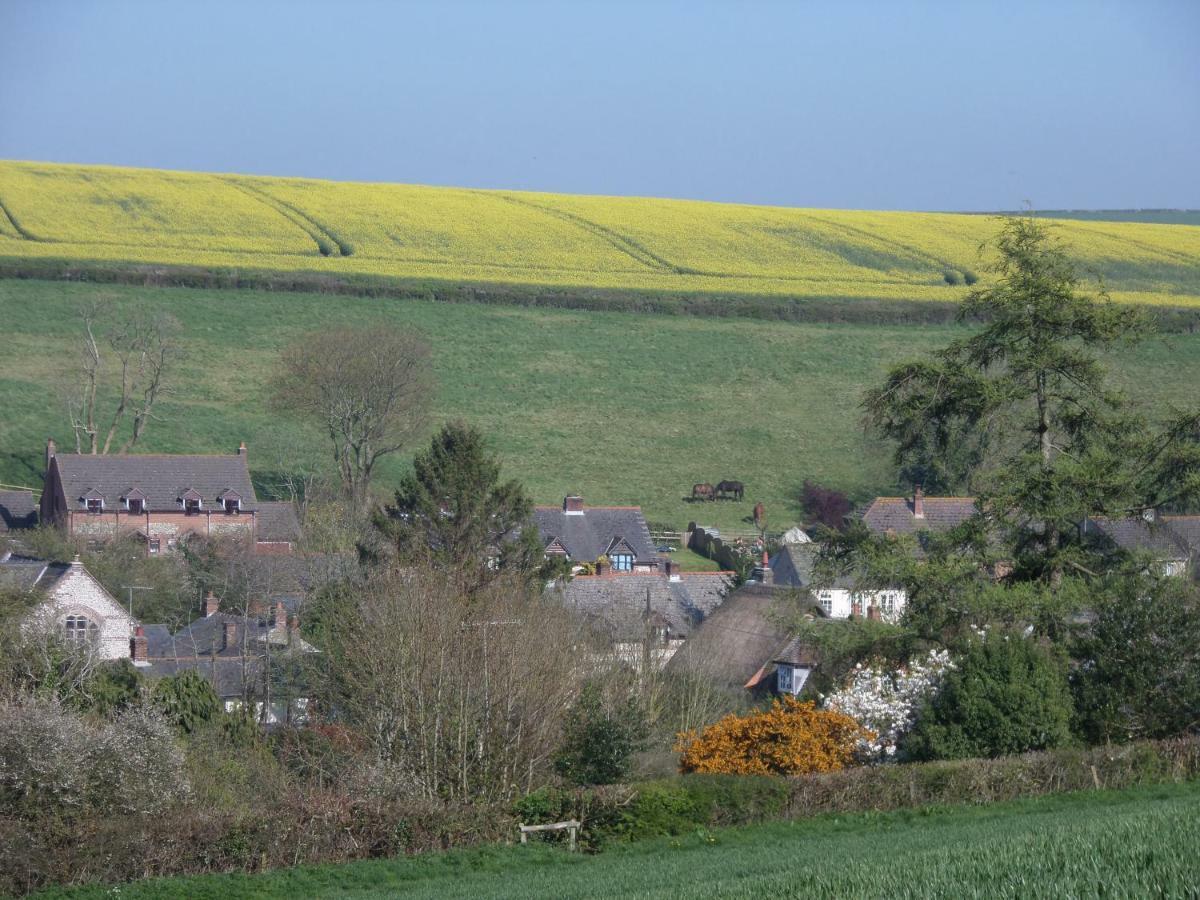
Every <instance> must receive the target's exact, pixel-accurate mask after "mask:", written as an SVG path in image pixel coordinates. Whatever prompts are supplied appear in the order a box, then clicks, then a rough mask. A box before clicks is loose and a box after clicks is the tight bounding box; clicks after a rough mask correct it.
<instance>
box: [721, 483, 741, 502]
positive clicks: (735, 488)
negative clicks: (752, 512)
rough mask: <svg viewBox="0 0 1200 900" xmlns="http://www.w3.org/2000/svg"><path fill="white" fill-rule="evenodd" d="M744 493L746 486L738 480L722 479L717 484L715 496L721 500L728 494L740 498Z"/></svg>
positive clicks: (736, 498)
mask: <svg viewBox="0 0 1200 900" xmlns="http://www.w3.org/2000/svg"><path fill="white" fill-rule="evenodd" d="M745 493H746V486H745V485H744V484H742V483H741V482H740V481H722V482H721V483H720V484H718V485H717V496H718V497H720V498H721V499H723V500H724V499H727V498H728V497H729V495H730V494H732V495H733V498H734V499H735V500H741V499H742V495H743V494H745Z"/></svg>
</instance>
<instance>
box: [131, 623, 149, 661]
mask: <svg viewBox="0 0 1200 900" xmlns="http://www.w3.org/2000/svg"><path fill="white" fill-rule="evenodd" d="M129 655H130V657H132V659H133V664H134V665H135V666H138V665H142V666H148V665H150V661H149V657H150V642H149V641H148V640H146V629H145V627H144V626H142V625H139V626H137V627H136V628H135V629H133V638H132V639H131V640H130V641H129Z"/></svg>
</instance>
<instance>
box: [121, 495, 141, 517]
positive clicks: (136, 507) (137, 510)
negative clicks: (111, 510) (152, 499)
mask: <svg viewBox="0 0 1200 900" xmlns="http://www.w3.org/2000/svg"><path fill="white" fill-rule="evenodd" d="M125 508H126V509H128V510H129V511H130V512H131V513H133V514H134V515H135V516H140V515H141V514H142V513H144V512H145V511H146V501H145V500H143V499H142V498H141V497H127V498H126V500H125Z"/></svg>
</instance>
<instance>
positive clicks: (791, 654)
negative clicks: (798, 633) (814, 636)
mask: <svg viewBox="0 0 1200 900" xmlns="http://www.w3.org/2000/svg"><path fill="white" fill-rule="evenodd" d="M771 662H773V663H787V664H788V665H791V666H815V665H816V664H817V657H816V654H815V653H814V652H813V648H812V645H811V642H809V641H806V640H805V639H803V638H799V637H794V638H792V639H791V640H790V641H788V642H787V643H786V644H784V645H783V647H781V648H780V649H779V650H778V651H777V652H776V653H775V655H774V658H773V659H772V660H771Z"/></svg>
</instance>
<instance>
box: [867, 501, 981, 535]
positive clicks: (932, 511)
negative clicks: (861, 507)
mask: <svg viewBox="0 0 1200 900" xmlns="http://www.w3.org/2000/svg"><path fill="white" fill-rule="evenodd" d="M923 505H924V512H925V515H924V516H923V517H921V518H918V517H917V516H916V515H915V514H914V512H913V499H912V498H911V497H876V498H875V499H874V500H873V501H872V502H871V505H870V506H868V507H867V511H866V512H865V513H863V517H862V520H863V524H864V525H866V526H867V527H868V528H869V529H871V531H873V532H875V533H876V534H915V533H917V532H919V531H946V530H948V529H950V528H953V527H955V526H956V525H961V524H962V523H963V522H965V521H966V520H967V519H969V518H971V516H973V515H975V498H974V497H925V498H924V499H923Z"/></svg>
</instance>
